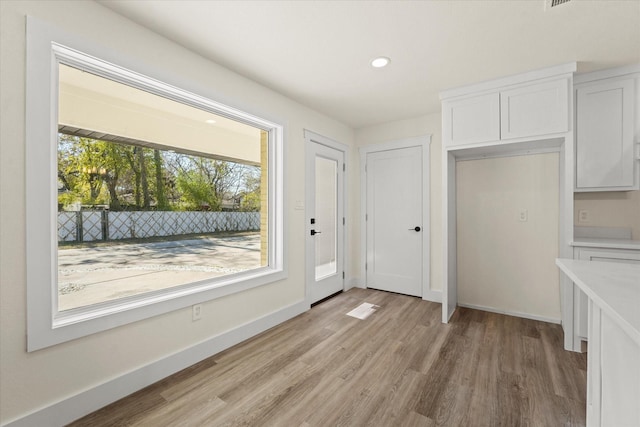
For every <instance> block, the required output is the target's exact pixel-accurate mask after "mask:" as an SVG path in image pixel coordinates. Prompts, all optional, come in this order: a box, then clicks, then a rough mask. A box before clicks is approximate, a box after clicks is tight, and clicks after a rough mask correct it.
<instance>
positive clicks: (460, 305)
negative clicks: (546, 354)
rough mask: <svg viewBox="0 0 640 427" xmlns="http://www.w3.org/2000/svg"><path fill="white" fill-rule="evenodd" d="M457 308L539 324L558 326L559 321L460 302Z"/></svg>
mask: <svg viewBox="0 0 640 427" xmlns="http://www.w3.org/2000/svg"><path fill="white" fill-rule="evenodd" d="M458 306H459V307H465V308H473V309H475V310H482V311H488V312H491V313H498V314H506V315H507V316H515V317H522V318H523V319H531V320H539V321H541V322H547V323H556V324H560V319H555V318H552V317H544V316H538V315H535V314H529V313H520V312H518V311H511V310H502V309H498V308H494V307H484V306H482V305H475V304H465V303H461V302H458Z"/></svg>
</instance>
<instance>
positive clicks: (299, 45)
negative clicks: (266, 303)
mask: <svg viewBox="0 0 640 427" xmlns="http://www.w3.org/2000/svg"><path fill="white" fill-rule="evenodd" d="M99 3H101V4H102V5H104V6H106V7H108V8H110V9H112V10H113V11H115V12H117V13H119V14H121V15H123V16H125V17H127V18H129V19H131V20H132V21H134V22H137V23H138V24H140V25H143V26H145V27H147V28H149V29H150V30H152V31H154V32H156V33H159V34H161V35H163V36H165V37H166V38H168V39H171V40H173V41H175V42H177V43H179V44H180V45H182V46H184V47H186V48H188V49H190V50H192V51H194V52H196V53H198V54H200V55H202V56H203V57H206V58H209V59H211V60H212V61H214V62H216V63H218V64H220V65H223V66H225V67H227V68H229V69H231V70H233V71H235V72H237V73H239V74H241V75H244V76H246V77H248V78H250V79H252V80H254V81H256V82H259V83H261V84H262V85H264V86H267V87H270V88H272V89H274V90H276V91H278V92H280V93H282V94H284V95H286V96H288V97H290V98H292V99H294V100H296V101H298V102H300V103H302V104H305V105H307V106H309V107H311V108H313V109H315V110H318V111H320V112H323V113H324V114H326V115H328V116H331V117H334V118H336V119H338V120H340V121H342V122H344V123H346V124H348V125H350V126H351V127H353V128H360V127H363V126H367V125H372V124H377V123H383V122H388V121H393V120H399V119H404V118H409V117H415V116H419V115H422V114H427V113H431V112H437V111H439V109H440V102H439V98H438V92H439V91H441V90H444V89H449V88H452V87H456V86H461V85H466V84H472V83H476V82H479V81H483V80H488V79H492V78H496V77H501V76H505V75H509V74H515V73H519V72H524V71H529V70H533V69H537V68H543V67H547V66H551V65H557V64H561V63H565V62H571V61H577V62H578V71H580V72H585V71H592V70H597V69H603V68H609V67H615V66H620V65H626V64H631V63H637V62H640V1H637V0H628V1H615V0H600V1H587V0H572V1H570V2H568V3H565V4H562V5H560V6H557V7H554V8H551V9H550V8H548V7H545V0H502V1H488V0H481V1H463V0H457V1H202V0H200V1H188V0H187V1H185V0H181V1H171V0H159V1H155V0H148V1H131V0H124V1H120V0H116V1H113V0H100V1H99ZM380 55H384V56H388V57H390V58H391V64H390V65H389V66H388V67H386V68H384V69H373V68H371V67H370V66H369V62H370V61H371V59H373V58H374V57H376V56H380Z"/></svg>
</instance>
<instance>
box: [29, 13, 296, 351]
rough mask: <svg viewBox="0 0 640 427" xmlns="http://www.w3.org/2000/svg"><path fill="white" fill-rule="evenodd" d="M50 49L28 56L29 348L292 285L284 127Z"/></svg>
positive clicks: (60, 49)
mask: <svg viewBox="0 0 640 427" xmlns="http://www.w3.org/2000/svg"><path fill="white" fill-rule="evenodd" d="M34 27H35V28H34ZM29 30H30V31H31V33H33V34H34V35H36V36H38V35H39V34H40V32H39V31H38V25H30V26H29ZM34 39H36V40H37V39H38V38H37V37H32V40H34ZM45 39H46V37H45ZM36 47H37V49H36ZM48 47H49V52H48V55H49V57H50V58H51V57H52V58H53V61H47V57H46V56H44V57H42V54H43V53H44V43H43V45H42V46H39V45H35V44H34V43H32V44H31V46H30V47H28V52H27V57H28V62H29V68H28V69H29V72H28V74H29V75H28V87H29V88H30V89H31V91H30V93H29V94H28V96H27V102H28V106H27V109H28V111H27V117H28V119H27V120H28V127H32V128H31V129H33V131H32V132H31V134H28V135H27V150H28V153H27V155H28V158H29V160H30V161H29V164H28V166H27V169H28V171H27V172H28V179H27V190H28V205H27V214H28V218H27V220H28V224H29V229H28V231H27V245H28V247H27V250H28V264H29V265H28V268H29V273H30V274H28V280H27V281H28V316H29V322H28V324H29V327H28V332H29V337H28V343H29V345H28V347H29V350H35V349H38V348H42V347H45V346H48V345H52V344H55V343H58V342H62V341H66V340H69V339H73V338H77V337H78V336H83V335H86V334H88V333H93V332H97V331H100V330H104V329H107V328H110V327H113V326H117V325H120V324H124V323H128V322H130V321H135V320H139V319H142V318H145V317H149V316H153V315H157V314H161V313H164V312H167V311H170V310H175V309H179V308H183V307H187V306H189V305H192V304H195V303H199V302H202V301H206V300H209V299H213V298H216V297H219V296H223V295H227V294H229V293H234V292H238V291H241V290H245V289H248V288H251V287H254V286H259V285H262V284H265V283H269V282H271V281H274V280H278V279H280V278H282V277H284V274H285V270H284V265H283V236H282V127H281V126H279V125H277V124H274V123H272V122H269V121H267V120H264V119H261V118H258V117H255V116H253V115H250V114H247V113H245V112H242V111H239V110H236V109H233V108H229V107H226V106H224V105H221V104H218V103H216V102H214V101H211V100H209V99H207V98H204V97H201V96H199V95H196V94H194V93H191V92H187V91H183V90H181V89H179V88H177V87H176V86H173V85H169V84H165V83H162V82H159V81H157V80H154V79H151V78H149V77H147V76H144V75H142V74H139V73H137V72H135V71H132V70H131V69H127V68H124V67H120V66H119V65H115V64H113V63H110V62H107V61H103V60H100V59H96V57H95V56H93V55H91V56H90V55H86V54H84V53H81V52H79V51H77V50H75V49H71V48H69V47H67V46H63V45H61V44H57V43H55V42H54V43H51V44H49V45H48ZM34 63H35V64H36V65H34ZM38 63H40V65H42V64H44V63H46V64H47V66H46V67H41V66H40V67H39V66H37V64H38ZM43 70H44V71H43ZM47 82H48V84H47ZM37 95H40V96H41V97H48V98H49V99H50V102H44V103H43V99H42V98H39V99H38V97H37ZM43 104H45V105H49V106H50V108H49V109H46V108H42V105H43ZM43 153H44V154H46V155H43ZM31 155H33V157H32V156H31ZM43 224H44V225H48V227H46V226H45V227H43V226H42V225H43ZM44 260H46V262H43V261H44Z"/></svg>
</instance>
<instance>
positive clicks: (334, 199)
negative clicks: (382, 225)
mask: <svg viewBox="0 0 640 427" xmlns="http://www.w3.org/2000/svg"><path fill="white" fill-rule="evenodd" d="M315 169H316V179H315V181H316V194H315V197H316V217H315V222H316V223H315V233H316V235H315V248H316V251H315V252H316V263H315V268H316V269H315V275H316V276H315V277H316V280H320V279H323V278H325V277H328V276H330V275H333V274H336V273H337V271H338V270H337V263H336V259H337V238H336V237H337V230H338V216H337V207H338V162H337V161H336V160H334V159H327V158H324V157H319V156H317V157H316V168H315Z"/></svg>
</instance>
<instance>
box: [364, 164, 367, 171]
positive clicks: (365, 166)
mask: <svg viewBox="0 0 640 427" xmlns="http://www.w3.org/2000/svg"><path fill="white" fill-rule="evenodd" d="M364 172H365V173H367V164H366V163H365V164H364Z"/></svg>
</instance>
